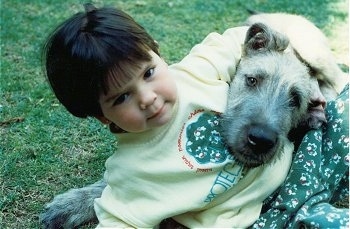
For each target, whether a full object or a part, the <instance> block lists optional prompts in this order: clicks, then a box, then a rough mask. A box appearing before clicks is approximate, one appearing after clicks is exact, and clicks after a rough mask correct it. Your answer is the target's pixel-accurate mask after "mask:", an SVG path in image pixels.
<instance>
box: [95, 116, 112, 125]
mask: <svg viewBox="0 0 350 229" xmlns="http://www.w3.org/2000/svg"><path fill="white" fill-rule="evenodd" d="M95 118H96V119H98V120H99V121H100V122H102V123H103V124H106V125H108V124H111V121H110V120H108V119H107V118H106V117H105V116H95Z"/></svg>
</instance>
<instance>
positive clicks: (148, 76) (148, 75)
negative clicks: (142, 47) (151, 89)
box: [143, 68, 154, 79]
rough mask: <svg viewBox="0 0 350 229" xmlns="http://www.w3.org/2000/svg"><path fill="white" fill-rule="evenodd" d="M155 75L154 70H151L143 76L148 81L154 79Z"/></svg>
mask: <svg viewBox="0 0 350 229" xmlns="http://www.w3.org/2000/svg"><path fill="white" fill-rule="evenodd" d="M153 73H154V68H150V69H148V70H147V71H146V72H145V74H144V75H143V78H145V79H148V78H150V77H152V75H153Z"/></svg>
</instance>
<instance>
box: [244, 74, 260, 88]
mask: <svg viewBox="0 0 350 229" xmlns="http://www.w3.org/2000/svg"><path fill="white" fill-rule="evenodd" d="M246 83H247V85H248V86H250V87H254V86H256V84H257V83H258V80H257V79H256V78H255V77H252V76H247V77H246Z"/></svg>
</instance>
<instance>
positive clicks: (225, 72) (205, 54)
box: [173, 26, 248, 82]
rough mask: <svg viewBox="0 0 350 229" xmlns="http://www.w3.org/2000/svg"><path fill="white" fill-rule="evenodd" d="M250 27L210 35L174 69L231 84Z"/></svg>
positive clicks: (204, 78) (202, 78) (205, 79)
mask: <svg viewBox="0 0 350 229" xmlns="http://www.w3.org/2000/svg"><path fill="white" fill-rule="evenodd" d="M247 29H248V27H246V26H243V27H235V28H230V29H228V30H226V31H225V32H224V33H223V34H219V33H210V34H209V35H208V36H207V37H206V38H205V39H204V40H203V41H202V42H201V43H199V44H197V45H195V46H194V47H193V48H192V50H191V51H190V53H189V54H188V55H187V56H186V57H185V58H184V59H183V60H182V61H181V62H179V63H177V64H174V65H173V67H174V68H177V69H178V70H182V71H186V72H187V73H189V74H190V75H192V76H194V77H197V78H199V79H201V80H204V81H207V80H209V81H210V80H223V81H226V82H230V81H231V78H232V76H233V75H234V74H235V72H236V66H237V64H238V62H239V60H240V58H241V53H242V51H241V49H242V45H243V43H244V39H245V35H246V32H247Z"/></svg>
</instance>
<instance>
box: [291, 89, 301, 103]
mask: <svg viewBox="0 0 350 229" xmlns="http://www.w3.org/2000/svg"><path fill="white" fill-rule="evenodd" d="M300 104H301V96H300V94H299V92H298V91H297V90H296V89H292V90H291V91H290V100H289V106H290V107H300Z"/></svg>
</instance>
